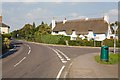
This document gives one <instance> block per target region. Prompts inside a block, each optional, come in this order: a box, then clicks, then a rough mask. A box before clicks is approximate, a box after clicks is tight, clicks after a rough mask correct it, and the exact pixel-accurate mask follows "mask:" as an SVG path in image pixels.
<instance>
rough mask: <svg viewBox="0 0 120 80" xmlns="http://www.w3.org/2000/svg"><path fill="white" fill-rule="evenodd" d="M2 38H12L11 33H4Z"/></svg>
mask: <svg viewBox="0 0 120 80" xmlns="http://www.w3.org/2000/svg"><path fill="white" fill-rule="evenodd" d="M2 38H3V39H4V38H8V39H10V38H11V34H2Z"/></svg>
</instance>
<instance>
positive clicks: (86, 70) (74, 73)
mask: <svg viewBox="0 0 120 80" xmlns="http://www.w3.org/2000/svg"><path fill="white" fill-rule="evenodd" d="M95 55H98V53H93V54H85V55H82V56H80V57H77V58H76V59H74V60H73V62H72V66H71V68H70V70H69V74H68V77H69V78H118V64H114V65H106V64H99V63H97V62H96V61H95V59H94V56H95ZM103 80H104V79H103ZM113 80H116V79H113Z"/></svg>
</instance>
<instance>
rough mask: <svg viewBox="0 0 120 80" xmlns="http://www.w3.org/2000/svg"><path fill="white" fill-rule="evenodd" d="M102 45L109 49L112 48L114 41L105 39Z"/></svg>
mask: <svg viewBox="0 0 120 80" xmlns="http://www.w3.org/2000/svg"><path fill="white" fill-rule="evenodd" d="M103 44H104V45H106V46H109V47H113V46H114V39H105V40H104V41H103Z"/></svg>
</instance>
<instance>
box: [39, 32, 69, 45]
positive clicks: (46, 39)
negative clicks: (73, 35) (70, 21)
mask: <svg viewBox="0 0 120 80" xmlns="http://www.w3.org/2000/svg"><path fill="white" fill-rule="evenodd" d="M69 39H70V37H67V36H66V37H65V36H62V35H50V34H49V35H41V41H42V42H43V43H47V44H66V43H65V41H66V40H69Z"/></svg>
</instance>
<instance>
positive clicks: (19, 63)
mask: <svg viewBox="0 0 120 80" xmlns="http://www.w3.org/2000/svg"><path fill="white" fill-rule="evenodd" d="M25 59H26V57H24V58H23V59H22V60H20V61H19V62H18V63H17V64H15V65H14V67H16V66H17V65H19V64H20V63H21V62H22V61H23V60H25Z"/></svg>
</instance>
